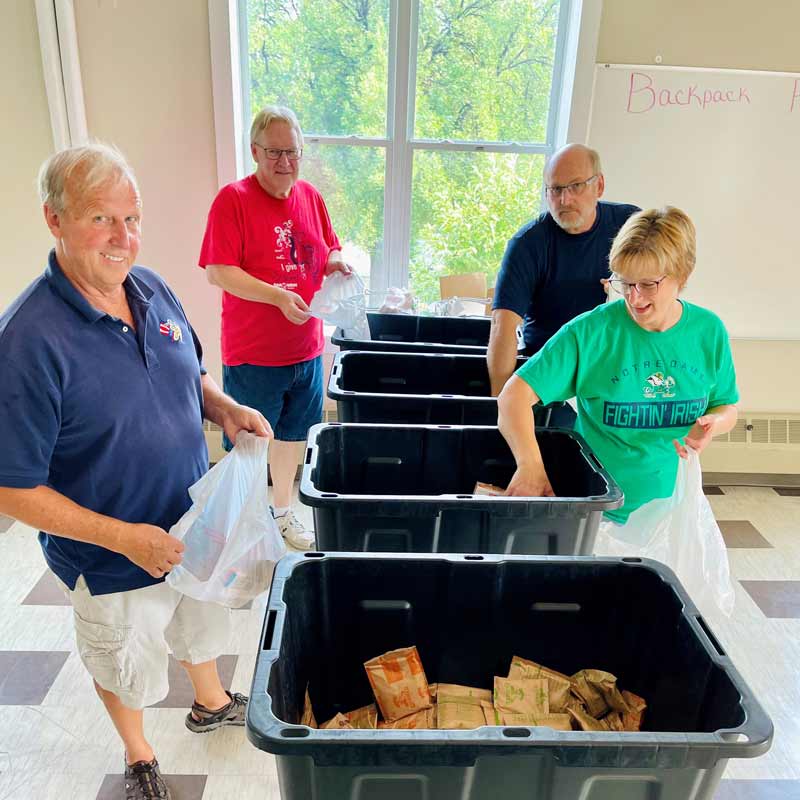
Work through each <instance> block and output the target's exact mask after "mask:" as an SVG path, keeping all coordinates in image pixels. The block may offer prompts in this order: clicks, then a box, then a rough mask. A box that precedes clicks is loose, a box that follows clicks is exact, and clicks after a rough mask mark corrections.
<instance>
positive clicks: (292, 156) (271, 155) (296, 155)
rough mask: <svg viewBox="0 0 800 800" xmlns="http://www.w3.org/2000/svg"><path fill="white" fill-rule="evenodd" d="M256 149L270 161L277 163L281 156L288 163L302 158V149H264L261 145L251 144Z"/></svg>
mask: <svg viewBox="0 0 800 800" xmlns="http://www.w3.org/2000/svg"><path fill="white" fill-rule="evenodd" d="M253 144H254V145H255V146H256V147H260V148H261V149H262V150H263V151H264V155H265V156H266V157H267V158H268V159H269V160H270V161H277V160H278V159H279V158H280V157H281V156H282V155H286V158H288V159H289V161H299V160H300V159H301V158H302V157H303V148H302V147H300V148H297V147H291V148H289V149H288V150H281V149H280V148H279V147H264V145H263V144H259V143H258V142H253Z"/></svg>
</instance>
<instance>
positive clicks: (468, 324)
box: [331, 312, 492, 355]
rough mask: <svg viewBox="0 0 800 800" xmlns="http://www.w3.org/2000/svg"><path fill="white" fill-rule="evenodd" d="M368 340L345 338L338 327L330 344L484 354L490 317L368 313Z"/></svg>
mask: <svg viewBox="0 0 800 800" xmlns="http://www.w3.org/2000/svg"><path fill="white" fill-rule="evenodd" d="M367 321H368V323H369V332H370V336H371V337H372V338H371V339H348V338H346V337H345V335H344V333H342V329H341V328H337V329H336V330H335V331H334V332H333V336H331V342H332V344H335V345H338V346H339V348H340V349H342V350H380V351H381V352H386V351H394V352H398V353H463V354H464V355H485V354H486V347H487V345H488V344H489V329H490V327H491V324H492V322H491V319H489V317H423V316H419V315H416V314H379V313H372V312H367Z"/></svg>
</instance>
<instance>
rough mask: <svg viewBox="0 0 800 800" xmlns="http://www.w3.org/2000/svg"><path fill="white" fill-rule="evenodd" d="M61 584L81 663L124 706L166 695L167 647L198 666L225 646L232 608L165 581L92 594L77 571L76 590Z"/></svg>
mask: <svg viewBox="0 0 800 800" xmlns="http://www.w3.org/2000/svg"><path fill="white" fill-rule="evenodd" d="M62 586H63V584H62ZM63 588H64V591H65V592H66V593H67V595H68V596H69V599H70V601H71V603H72V609H73V611H74V614H75V638H76V640H77V642H78V652H79V653H80V657H81V661H83V663H84V666H85V667H86V669H87V670H88V671H89V674H90V675H91V676H92V677H93V678H94V679H95V681H97V683H98V684H99V685H100V686H101V687H102V688H103V689H106V690H107V691H109V692H112V693H113V694H115V695H116V696H117V697H119V699H120V700H121V701H122V703H123V705H125V706H127V707H128V708H134V709H140V708H144V707H145V706H150V705H153V703H158V702H159V701H160V700H163V699H164V698H165V697H166V696H167V692H168V691H169V682H168V679H167V668H168V655H169V651H172V654H173V655H174V656H175V658H177V659H178V660H179V661H187V662H188V663H190V664H202V663H204V662H205V661H212V660H214V659H215V658H217V657H218V656H220V655H222V654H223V653H224V652H225V648H226V647H227V644H228V635H229V632H230V610H229V609H227V608H224V607H223V606H219V605H216V604H215V603H203V602H200V601H199V600H194V599H193V598H191V597H187V596H186V595H184V594H181V593H180V592H177V591H175V589H173V588H172V587H171V586H170V585H169V584H167V583H166V582H162V583H157V584H155V585H153V586H146V587H144V588H143V589H134V590H132V591H129V592H116V593H114V594H101V595H94V596H92V595H91V594H89V590H88V588H87V587H86V581H85V580H84V579H83V576H82V575H81V576H80V577H79V578H78V582H77V583H76V585H75V591H70V590H69V589H68V588H67V587H66V586H63Z"/></svg>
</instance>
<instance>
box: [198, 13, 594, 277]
mask: <svg viewBox="0 0 800 800" xmlns="http://www.w3.org/2000/svg"><path fill="white" fill-rule="evenodd" d="M601 13H602V0H561V3H560V8H559V21H558V35H557V38H556V50H555V55H554V63H553V81H552V85H551V91H550V105H549V111H548V120H547V128H546V140H545V142H542V143H528V144H520V143H516V142H492V141H463V140H461V141H449V140H435V139H421V138H420V139H417V138H414V136H413V130H412V126H413V120H414V110H415V109H414V103H415V96H414V93H415V90H416V71H415V68H416V43H417V41H418V36H417V31H418V23H419V0H391V2H390V5H389V17H390V18H389V26H390V27H389V30H390V34H391V35H390V39H389V59H388V63H389V69H388V76H387V80H388V87H387V109H386V132H387V135H386V136H385V137H367V136H357V135H349V136H327V135H316V134H314V135H308V134H305V135H304V138H305V139H306V141H307V142H308V143H311V144H322V145H338V146H342V145H345V146H353V147H373V148H374V147H381V148H384V149H385V152H386V158H385V169H384V208H383V220H384V223H383V254H384V255H383V261H382V263H381V264H376V265H373V269H372V273H371V276H370V280H371V283H372V285H373V287H376V288H385V287H387V286H406V285H408V280H409V262H410V255H411V209H412V200H413V198H412V191H413V165H414V155H415V153H416V152H417V151H440V152H477V153H522V154H528V155H530V154H534V155H535V154H540V155H544V156H545V158H547V157H548V156H549V155H550V154H551V153H553V152H554V151H555V150H557V149H558V148H559V147H561V146H562V145H563V144H565V143H566V142H568V141H585V139H586V134H587V132H588V127H589V115H590V111H591V94H592V88H593V79H594V65H595V58H596V52H597V39H598V34H599V29H600V16H601ZM246 15H247V8H246V0H208V16H209V34H210V40H211V74H212V88H213V97H214V124H215V129H216V149H217V179H218V183H219V188H222V187H223V186H224V185H226V184H228V183H231V182H232V181H235V180H238V179H239V178H242V177H244V176H245V175H247V174H249V173H250V171H251V169H252V167H251V158H250V141H249V121H248V120H249V119H251V118H252V112H251V109H250V102H249V93H248V87H249V84H250V80H249V63H248V59H247V42H246V35H247V26H246V21H247V17H246ZM544 205H545V201H544V194H543V193H542V194H540V196H539V209H540V210H541V209H543V208H544ZM534 214H535V209H533V208H532V209H531V216H533V215H534Z"/></svg>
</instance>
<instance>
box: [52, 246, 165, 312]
mask: <svg viewBox="0 0 800 800" xmlns="http://www.w3.org/2000/svg"><path fill="white" fill-rule="evenodd" d="M44 274H45V278H47V282H48V283H49V284H50V286H51V287H52V288H53V290H54V291H55V292H56V294H58V295H59V296H60V297H61V299H62V300H64V302H66V303H68V304H69V305H71V306H72V307H73V308H74V309H76V310H77V311H78V312H79V313H80V314H82V315H83V316H84V317H85V318H86V319H87V320H88V321H89V322H97V320H99V319H102V318H103V317H105V316H108V315H107V314H106V312H105V311H100V309H99V308H95V307H94V306H93V305H92V304H91V303H90V302H89V301H88V300H87V299H86V298H85V297H84V296H83V295H82V294H81V293H80V292H79V291H78V290H77V289H76V288H75V287H74V286H73V285H72V282H71V281H70V279H69V278H68V277H67V276H66V275H65V274H64V270H62V269H61V265H60V264H59V263H58V259H57V258H56V251H55V248H54V249H53V250H51V251H50V256H49V258H48V260H47V268H46V269H45V271H44ZM122 285H123V286H124V287H125V294H126V295H127V296H128V302H129V303H130V302H133V303H138V304H139V305H142V306H149V305H150V298H151V297H152V296H153V290H152V289H151V288H150V287H149V286H148V285H147V284H146V283H145V282H144V280H142V278H141V277H138V276H136V275H133V274H132V273H130V272H129V273H128V275H127V277H126V278H125V282H124V283H123V284H122Z"/></svg>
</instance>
